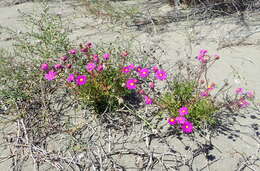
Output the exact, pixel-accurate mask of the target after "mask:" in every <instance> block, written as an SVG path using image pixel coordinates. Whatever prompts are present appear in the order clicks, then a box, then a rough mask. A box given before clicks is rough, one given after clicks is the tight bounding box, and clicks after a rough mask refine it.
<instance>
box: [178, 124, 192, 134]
mask: <svg viewBox="0 0 260 171" xmlns="http://www.w3.org/2000/svg"><path fill="white" fill-rule="evenodd" d="M181 129H182V131H183V132H184V133H191V132H192V130H193V124H192V123H191V122H188V121H186V122H184V123H183V124H182V126H181Z"/></svg>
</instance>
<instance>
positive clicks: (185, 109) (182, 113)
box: [179, 107, 189, 116]
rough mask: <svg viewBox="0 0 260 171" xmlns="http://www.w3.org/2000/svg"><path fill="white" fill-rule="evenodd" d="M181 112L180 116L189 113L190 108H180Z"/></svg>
mask: <svg viewBox="0 0 260 171" xmlns="http://www.w3.org/2000/svg"><path fill="white" fill-rule="evenodd" d="M179 114H180V116H184V115H187V114H189V110H188V108H187V107H181V108H180V109H179Z"/></svg>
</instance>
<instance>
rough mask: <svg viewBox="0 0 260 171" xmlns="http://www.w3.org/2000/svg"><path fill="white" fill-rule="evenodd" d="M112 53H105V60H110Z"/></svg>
mask: <svg viewBox="0 0 260 171" xmlns="http://www.w3.org/2000/svg"><path fill="white" fill-rule="evenodd" d="M110 56H111V55H110V54H109V53H105V54H104V55H103V58H104V59H105V60H109V58H110Z"/></svg>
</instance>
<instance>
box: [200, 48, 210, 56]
mask: <svg viewBox="0 0 260 171" xmlns="http://www.w3.org/2000/svg"><path fill="white" fill-rule="evenodd" d="M207 53H208V50H206V49H201V50H200V53H199V54H200V55H202V56H205V55H206V54H207Z"/></svg>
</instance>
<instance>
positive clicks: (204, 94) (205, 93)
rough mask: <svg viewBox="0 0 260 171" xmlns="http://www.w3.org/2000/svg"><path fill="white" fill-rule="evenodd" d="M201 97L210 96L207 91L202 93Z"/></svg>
mask: <svg viewBox="0 0 260 171" xmlns="http://www.w3.org/2000/svg"><path fill="white" fill-rule="evenodd" d="M200 96H201V97H207V96H209V92H208V91H207V90H206V91H202V92H201V93H200Z"/></svg>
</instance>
